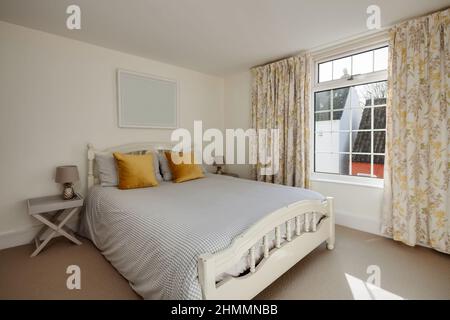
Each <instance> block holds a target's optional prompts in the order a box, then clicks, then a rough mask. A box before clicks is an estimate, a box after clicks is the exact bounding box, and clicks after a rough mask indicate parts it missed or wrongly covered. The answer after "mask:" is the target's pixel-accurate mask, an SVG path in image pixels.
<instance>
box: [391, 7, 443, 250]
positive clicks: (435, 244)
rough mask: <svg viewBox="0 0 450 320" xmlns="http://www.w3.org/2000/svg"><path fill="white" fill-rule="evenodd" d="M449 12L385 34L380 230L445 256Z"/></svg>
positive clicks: (411, 23) (407, 242)
mask: <svg viewBox="0 0 450 320" xmlns="http://www.w3.org/2000/svg"><path fill="white" fill-rule="evenodd" d="M449 13H450V10H449V9H447V10H445V11H441V12H437V13H434V14H432V15H429V16H426V17H422V18H418V19H413V20H410V21H407V22H404V23H401V24H399V25H398V26H395V27H394V28H393V29H392V30H391V31H390V52H391V53H390V59H389V60H390V61H389V93H388V114H387V146H386V147H387V158H386V166H385V198H384V199H385V203H384V212H383V216H382V231H383V232H384V233H385V234H386V235H389V236H392V237H393V238H394V239H395V240H398V241H402V242H404V243H406V244H408V245H412V246H413V245H415V244H423V245H427V246H431V247H432V248H434V249H436V250H439V251H442V252H446V253H450V243H449V229H450V222H449V221H450V200H449V198H450V194H449V170H450V164H449V160H450V156H449V153H450V146H449V136H450V106H449V102H450V92H449V83H450V82H449V74H450V59H449V58H450V57H449V55H450V46H449V36H450V33H449V32H450V31H449Z"/></svg>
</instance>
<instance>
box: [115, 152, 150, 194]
mask: <svg viewBox="0 0 450 320" xmlns="http://www.w3.org/2000/svg"><path fill="white" fill-rule="evenodd" d="M113 155H114V158H115V159H116V164H117V175H118V177H119V184H118V188H119V189H136V188H146V187H154V186H157V185H158V180H157V179H156V176H155V171H154V169H153V155H152V154H143V155H135V154H123V153H119V152H114V153H113Z"/></svg>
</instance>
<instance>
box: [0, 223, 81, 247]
mask: <svg viewBox="0 0 450 320" xmlns="http://www.w3.org/2000/svg"><path fill="white" fill-rule="evenodd" d="M78 221H79V218H78V217H77V218H75V219H73V220H71V221H69V222H67V224H66V226H67V227H69V228H70V229H72V230H76V229H77V226H78ZM42 226H43V224H36V225H32V226H29V227H25V228H21V229H16V230H12V231H7V232H2V233H0V250H2V249H7V248H12V247H17V246H21V245H24V244H30V243H32V242H33V239H34V237H35V236H36V234H37V233H38V231H39V230H40V229H41V228H42Z"/></svg>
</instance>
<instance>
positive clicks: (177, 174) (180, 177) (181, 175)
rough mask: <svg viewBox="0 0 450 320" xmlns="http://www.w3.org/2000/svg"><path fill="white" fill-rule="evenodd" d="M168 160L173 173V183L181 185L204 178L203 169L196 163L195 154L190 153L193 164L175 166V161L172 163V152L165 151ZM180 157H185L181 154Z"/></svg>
mask: <svg viewBox="0 0 450 320" xmlns="http://www.w3.org/2000/svg"><path fill="white" fill-rule="evenodd" d="M164 153H165V155H166V158H167V162H168V163H169V168H170V171H171V172H172V177H173V179H172V181H173V182H176V183H179V182H184V181H189V180H194V179H199V178H203V177H204V175H203V171H202V168H201V167H200V166H199V165H198V164H195V163H194V153H193V152H190V156H191V157H190V160H191V161H190V162H191V163H180V164H175V163H174V161H172V152H171V151H165V152H164ZM179 156H180V157H183V153H182V152H180V153H179Z"/></svg>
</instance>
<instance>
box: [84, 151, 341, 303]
mask: <svg viewBox="0 0 450 320" xmlns="http://www.w3.org/2000/svg"><path fill="white" fill-rule="evenodd" d="M168 147H170V146H169V145H167V144H161V143H141V144H132V145H123V146H118V147H114V148H110V149H107V150H101V151H102V152H105V151H108V152H109V151H119V152H131V151H138V150H150V149H158V148H162V149H167V148H168ZM96 152H97V150H95V149H94V148H93V146H92V145H89V149H88V187H89V191H88V196H87V201H86V207H85V211H84V214H83V215H82V220H81V224H80V230H79V232H80V233H81V234H82V235H83V236H85V237H87V238H89V239H91V240H92V241H93V243H94V244H95V245H96V246H97V248H98V249H99V250H100V251H101V252H102V254H103V255H104V256H105V257H106V259H108V260H109V261H110V262H111V264H112V265H113V266H114V267H115V268H116V269H117V270H118V271H119V272H120V273H121V274H122V275H123V276H124V277H125V278H126V279H127V280H128V281H129V282H130V285H131V286H132V288H133V289H134V290H135V291H136V292H137V293H138V294H139V295H141V296H142V297H143V298H145V299H251V298H253V297H254V296H256V295H257V294H258V293H259V292H260V291H262V290H263V289H264V288H265V287H267V286H268V285H269V284H270V283H272V282H273V281H274V280H275V279H277V278H278V277H279V276H281V275H282V274H283V273H284V272H286V271H287V270H288V269H289V268H291V267H292V266H293V265H294V264H296V263H297V262H298V261H299V260H301V259H302V258H303V257H304V256H305V255H307V254H308V253H309V252H311V251H312V250H314V249H315V248H316V247H317V246H319V245H321V244H322V243H323V242H326V243H327V247H328V249H330V250H331V249H333V246H334V216H333V208H332V198H330V197H328V198H325V197H323V196H322V195H320V194H319V193H316V192H314V191H311V190H306V189H301V188H294V187H286V186H280V185H274V184H268V183H263V182H256V181H250V180H245V179H238V178H234V177H229V176H221V175H214V174H207V175H206V177H205V178H202V179H197V180H192V181H188V182H184V183H179V184H175V183H172V182H162V183H160V185H159V186H158V187H155V188H143V189H134V190H119V189H117V188H115V187H101V186H100V185H98V182H97V177H96V173H95V170H94V166H95V162H94V161H95V154H96Z"/></svg>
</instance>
